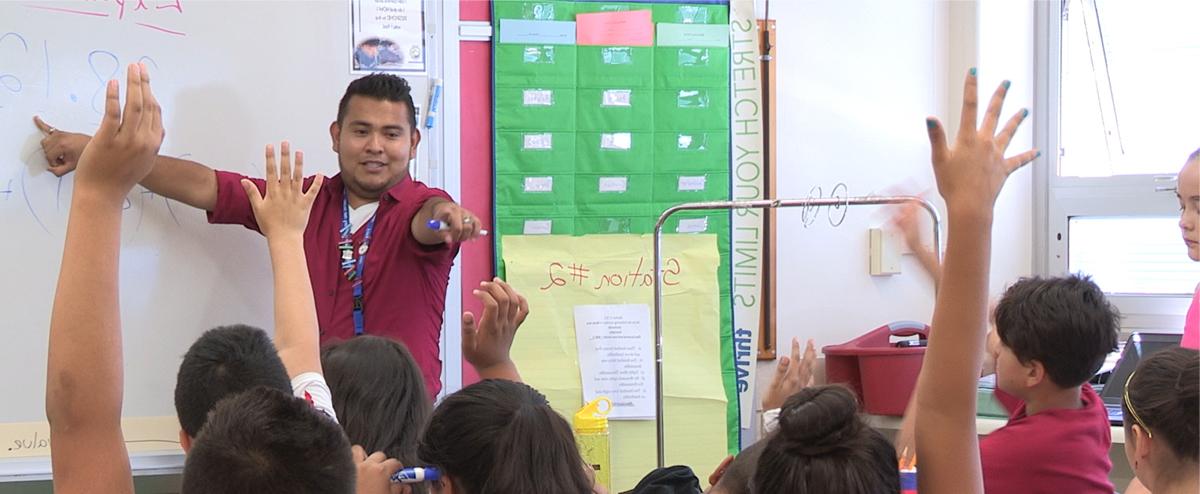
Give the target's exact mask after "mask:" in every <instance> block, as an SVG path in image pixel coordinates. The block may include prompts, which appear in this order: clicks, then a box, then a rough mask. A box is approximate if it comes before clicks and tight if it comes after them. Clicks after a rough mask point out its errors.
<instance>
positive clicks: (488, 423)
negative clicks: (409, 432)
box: [418, 379, 592, 494]
mask: <svg viewBox="0 0 1200 494" xmlns="http://www.w3.org/2000/svg"><path fill="white" fill-rule="evenodd" d="M418 454H419V456H420V457H421V458H422V459H423V460H425V461H426V462H428V463H429V464H430V465H433V466H436V467H438V468H440V469H441V470H442V474H443V479H442V481H441V482H440V483H439V484H438V485H437V486H435V489H434V492H439V493H454V494H478V493H484V492H554V493H556V494H587V493H591V492H592V486H591V482H589V481H588V478H587V476H586V475H585V472H584V468H586V466H585V465H584V463H583V459H582V458H581V457H580V456H579V451H578V450H577V449H576V446H575V437H574V436H573V435H572V433H571V428H570V426H568V425H567V421H566V420H564V419H563V418H562V417H561V416H559V415H558V413H556V412H555V411H554V410H553V409H551V408H550V405H549V403H547V402H546V397H545V396H542V394H541V393H538V392H537V390H535V389H533V388H531V387H529V386H527V385H525V384H522V383H517V382H512V381H506V380H502V379H489V380H485V381H481V382H478V383H476V384H472V385H470V386H467V387H466V388H463V389H462V390H461V391H459V392H457V393H454V394H452V395H450V396H449V397H447V398H446V399H445V400H444V401H442V403H441V404H440V405H438V407H437V408H436V409H435V410H434V411H433V417H432V418H431V419H430V421H429V427H428V428H426V430H425V435H424V436H423V437H422V439H421V446H420V449H419V451H418Z"/></svg>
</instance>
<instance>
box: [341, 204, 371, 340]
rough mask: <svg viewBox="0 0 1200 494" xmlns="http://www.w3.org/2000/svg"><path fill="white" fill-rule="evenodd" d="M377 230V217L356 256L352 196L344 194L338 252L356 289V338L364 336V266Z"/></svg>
mask: <svg viewBox="0 0 1200 494" xmlns="http://www.w3.org/2000/svg"><path fill="white" fill-rule="evenodd" d="M374 230H375V215H371V219H369V220H367V231H366V232H365V233H364V234H363V241H362V245H360V246H358V256H357V258H356V256H355V255H354V254H355V252H354V238H353V237H354V233H353V228H352V227H351V225H350V196H349V194H348V193H347V192H346V191H343V193H342V229H341V240H340V241H339V242H338V251H340V252H341V254H342V274H344V275H345V276H346V280H347V281H349V282H350V283H351V286H352V287H353V289H354V336H361V335H362V334H363V266H365V265H366V263H367V248H368V247H369V246H370V244H371V233H372V232H373V231H374Z"/></svg>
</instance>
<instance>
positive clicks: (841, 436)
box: [776, 386, 863, 456]
mask: <svg viewBox="0 0 1200 494" xmlns="http://www.w3.org/2000/svg"><path fill="white" fill-rule="evenodd" d="M862 428H863V424H862V421H860V420H859V418H858V399H857V398H855V396H854V393H852V392H851V391H850V390H849V389H846V388H845V387H843V386H817V387H810V388H805V389H803V390H801V391H800V392H799V393H796V394H794V395H792V396H791V397H789V398H788V399H787V401H786V402H784V404H783V408H782V409H781V410H780V412H779V432H778V434H777V439H776V440H777V441H780V446H782V447H783V449H784V450H786V451H788V452H789V453H791V454H795V455H802V456H818V455H824V454H828V453H830V452H832V451H835V450H837V449H839V448H843V447H845V445H846V443H847V442H848V441H849V440H850V439H851V438H853V437H855V436H857V435H858V434H859V433H860V431H861V430H862Z"/></svg>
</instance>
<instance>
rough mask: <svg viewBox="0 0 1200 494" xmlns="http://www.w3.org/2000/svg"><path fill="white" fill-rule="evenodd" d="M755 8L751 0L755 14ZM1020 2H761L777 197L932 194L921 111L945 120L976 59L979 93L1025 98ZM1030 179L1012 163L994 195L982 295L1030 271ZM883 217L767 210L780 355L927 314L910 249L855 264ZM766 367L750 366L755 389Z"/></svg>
mask: <svg viewBox="0 0 1200 494" xmlns="http://www.w3.org/2000/svg"><path fill="white" fill-rule="evenodd" d="M763 7H764V5H763V2H762V1H759V2H758V9H757V12H758V15H759V16H760V17H762V16H763V14H764V9H763ZM1032 12H1033V7H1032V4H1031V3H1030V2H1026V1H1018V2H1001V1H985V2H983V3H982V4H975V3H972V2H944V1H932V0H903V1H894V0H853V1H837V0H813V1H807V0H806V1H789V2H784V1H775V2H772V3H771V11H770V16H771V18H772V19H775V20H776V21H777V23H778V33H777V45H778V53H777V54H776V58H775V59H776V60H777V62H776V66H775V70H777V74H778V81H777V94H778V96H777V98H778V107H777V125H778V139H779V144H778V151H777V152H778V155H777V156H778V165H777V166H778V174H777V176H778V180H779V182H778V184H779V185H778V195H779V197H780V198H803V197H808V196H809V195H810V191H811V189H812V188H813V187H816V186H819V187H821V188H822V189H823V191H824V195H825V196H829V194H830V191H831V189H832V188H833V187H834V186H835V185H836V184H838V183H845V184H846V185H847V188H848V191H849V194H850V195H852V196H859V195H871V194H883V193H887V192H892V191H893V190H892V187H894V186H900V190H901V191H902V192H908V193H912V192H921V191H924V190H929V192H930V193H931V194H932V195H933V198H935V199H936V192H935V190H934V181H933V175H932V172H931V170H930V165H929V151H928V147H929V145H928V138H927V134H926V130H925V124H924V119H925V117H926V116H927V115H935V116H937V117H938V118H940V119H941V120H942V121H943V122H944V123H946V125H947V127H948V130H950V131H951V132H953V131H955V129H956V128H957V120H958V111H959V108H960V105H961V99H960V98H961V92H962V77H963V75H964V74H965V73H966V71H967V69H968V68H969V67H971V66H975V65H978V66H979V70H980V78H981V87H984V88H986V89H985V90H984V91H983V96H982V97H983V98H986V97H987V96H988V95H990V92H991V89H992V88H994V87H995V86H996V85H997V84H999V82H1000V80H1001V79H1002V78H1008V79H1010V80H1012V81H1013V86H1012V93H1011V94H1012V97H1010V98H1009V99H1010V102H1009V103H1008V104H1007V105H1006V113H1012V112H1015V111H1017V110H1018V109H1019V108H1021V106H1022V105H1024V106H1029V105H1031V104H1032V100H1033V97H1032V88H1033V83H1034V77H1033V60H1032V53H1033V41H1034V40H1033V18H1032ZM981 20H982V21H981ZM985 101H986V100H985ZM950 135H951V136H952V135H953V134H950ZM1030 136H1031V132H1030V129H1024V130H1023V131H1022V132H1021V133H1020V134H1019V136H1018V138H1017V139H1016V140H1015V141H1014V144H1013V149H1016V148H1021V150H1024V149H1026V148H1028V146H1029V145H1030V142H1031V137H1030ZM1031 183H1032V182H1031V178H1030V173H1029V172H1028V171H1024V172H1019V174H1018V175H1015V176H1014V177H1012V179H1011V182H1010V184H1009V185H1008V187H1007V188H1006V189H1005V191H1004V193H1003V194H1002V195H1001V197H1000V199H999V201H998V203H997V211H998V213H997V218H996V223H995V228H996V230H995V231H996V234H995V238H996V239H998V240H997V241H996V243H995V247H994V249H993V274H992V283H991V289H992V292H993V293H1000V292H1002V291H1003V288H1004V287H1005V286H1006V285H1007V284H1008V283H1010V282H1011V281H1012V280H1014V279H1016V278H1017V277H1019V276H1022V275H1027V274H1029V273H1030V272H1031V262H1032V261H1031V248H1032V238H1031V226H1030V218H1031V214H1032V213H1031V206H1030V202H1031ZM935 202H938V203H939V204H940V201H939V200H935ZM943 213H944V210H943ZM887 219H888V211H887V210H883V209H876V208H873V207H867V206H864V207H860V208H858V209H853V210H851V211H850V212H849V214H848V215H847V216H846V219H845V221H844V222H843V223H842V224H841V226H838V227H833V226H831V225H830V223H829V222H828V221H827V218H826V212H825V211H821V212H820V214H819V215H818V218H817V220H816V221H815V222H813V223H811V224H808V225H806V222H805V221H804V218H803V214H802V213H801V212H800V211H798V210H794V209H793V210H785V212H783V213H781V214H780V216H779V220H778V221H779V239H778V246H779V247H780V248H781V251H780V253H779V255H778V266H777V270H776V273H777V275H778V276H779V281H778V287H777V289H778V300H777V303H776V307H775V310H776V314H777V320H778V327H777V329H778V335H777V336H778V339H777V342H776V344H777V348H778V349H779V351H780V353H781V354H782V352H786V351H787V349H788V348H789V345H790V341H791V339H792V337H799V338H801V339H803V338H813V339H814V340H815V341H816V344H817V346H818V348H819V347H821V346H825V345H831V344H838V343H842V342H845V341H847V340H849V339H851V338H853V337H855V336H858V335H860V334H862V333H863V332H865V331H868V330H870V329H873V328H875V327H877V326H879V325H881V324H884V323H887V322H890V321H894V320H902V319H910V320H918V321H923V322H928V321H929V319H930V316H931V314H932V309H933V296H934V292H933V286H932V283H931V281H930V280H929V279H928V278H927V277H926V276H925V275H924V274H923V273H921V271H920V267H919V265H918V264H917V262H916V260H915V259H914V258H912V256H904V258H903V260H902V273H901V274H899V275H895V276H891V277H872V276H870V275H869V273H868V270H867V268H868V250H867V245H868V243H867V230H868V228H871V227H877V226H880V225H883V224H885V223H886V222H887ZM774 365H775V363H774V362H773V361H772V362H761V363H759V369H758V372H759V376H760V378H759V380H758V383H757V386H756V387H757V389H758V391H759V396H760V397H761V393H762V391H763V390H764V389H765V388H766V386H767V385H768V384H769V380H770V377H771V375H772V372H773V368H774ZM757 408H758V407H757V406H756V409H757ZM750 437H754V436H753V433H752V434H751V435H750V436H748V437H747V438H750ZM743 442H744V443H746V444H748V442H747V441H743Z"/></svg>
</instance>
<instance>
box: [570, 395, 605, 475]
mask: <svg viewBox="0 0 1200 494" xmlns="http://www.w3.org/2000/svg"><path fill="white" fill-rule="evenodd" d="M611 410H612V402H611V401H609V399H608V398H605V397H603V396H601V397H599V398H596V399H594V400H592V401H591V402H589V403H588V404H587V405H584V406H583V408H580V409H579V411H578V412H576V413H575V443H576V444H578V445H579V454H580V456H583V461H585V462H587V464H588V465H591V467H592V469H593V470H595V471H596V482H597V483H599V484H600V485H603V486H604V489H605V490H612V453H611V451H612V448H611V447H610V446H611V445H610V443H609V438H608V412H609V411H611Z"/></svg>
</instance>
